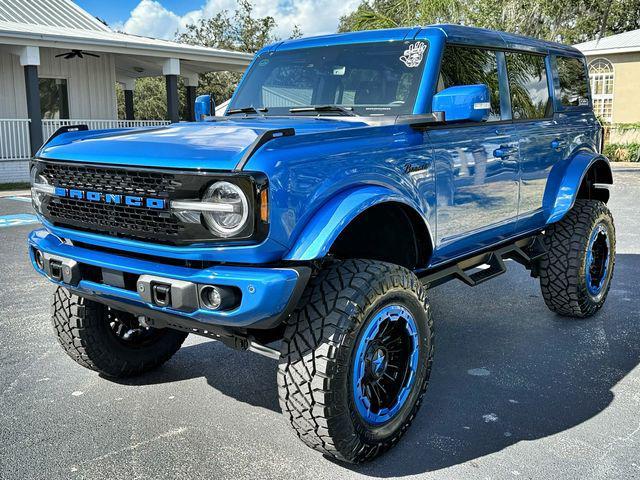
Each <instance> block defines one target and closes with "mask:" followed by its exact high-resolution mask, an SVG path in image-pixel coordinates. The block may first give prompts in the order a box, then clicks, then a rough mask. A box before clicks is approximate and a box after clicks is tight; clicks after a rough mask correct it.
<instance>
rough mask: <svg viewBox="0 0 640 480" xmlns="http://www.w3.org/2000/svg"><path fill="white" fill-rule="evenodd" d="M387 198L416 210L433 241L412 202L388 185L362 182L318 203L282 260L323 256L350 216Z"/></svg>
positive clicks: (299, 259)
mask: <svg viewBox="0 0 640 480" xmlns="http://www.w3.org/2000/svg"><path fill="white" fill-rule="evenodd" d="M388 202H393V203H400V204H403V205H405V206H407V207H409V208H411V209H412V210H414V211H416V212H417V213H418V214H419V215H420V218H422V220H423V221H424V222H425V227H426V228H427V231H428V232H429V237H430V239H431V240H430V241H431V242H433V236H432V230H431V227H430V226H429V223H428V222H427V221H426V219H425V218H424V215H422V214H421V213H420V212H419V210H418V209H417V208H416V207H415V205H413V204H411V203H410V202H409V201H407V199H406V198H405V197H404V196H402V195H401V194H399V193H397V192H394V191H393V190H390V189H389V188H386V187H382V186H377V185H365V186H360V187H356V188H351V189H349V190H344V191H342V192H340V193H339V194H337V195H335V196H334V197H332V198H331V199H330V200H329V201H327V202H326V203H325V204H324V205H322V207H320V209H319V210H318V211H316V212H315V214H314V215H313V216H312V217H311V219H310V220H309V221H308V222H307V224H306V225H305V226H304V228H303V230H302V232H301V233H300V234H299V235H298V237H297V238H296V240H295V242H294V244H293V246H292V247H291V249H290V250H289V252H288V253H287V254H286V255H285V257H284V260H288V261H308V260H315V259H318V258H322V257H324V256H325V255H326V254H327V253H328V252H329V249H330V248H331V246H332V245H333V243H334V242H335V240H336V239H337V238H338V236H339V235H340V233H342V231H343V230H344V229H345V228H346V227H347V225H349V224H350V223H351V221H352V220H353V219H355V218H356V217H357V216H358V215H360V214H361V213H362V212H364V211H365V210H367V209H368V208H370V207H373V206H374V205H378V204H381V203H388ZM432 246H433V245H432Z"/></svg>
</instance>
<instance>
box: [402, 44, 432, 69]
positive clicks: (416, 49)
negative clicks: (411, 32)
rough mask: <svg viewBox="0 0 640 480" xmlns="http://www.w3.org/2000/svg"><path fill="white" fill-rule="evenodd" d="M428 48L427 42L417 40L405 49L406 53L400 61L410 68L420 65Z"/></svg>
mask: <svg viewBox="0 0 640 480" xmlns="http://www.w3.org/2000/svg"><path fill="white" fill-rule="evenodd" d="M426 49H427V44H426V43H424V42H416V43H412V44H411V45H409V48H407V49H406V50H405V51H404V55H402V56H401V57H400V61H401V62H402V63H404V64H405V65H406V66H407V67H409V68H415V67H418V66H419V65H420V64H421V63H422V58H423V57H424V52H425V50H426Z"/></svg>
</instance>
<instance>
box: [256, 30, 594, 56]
mask: <svg viewBox="0 0 640 480" xmlns="http://www.w3.org/2000/svg"><path fill="white" fill-rule="evenodd" d="M433 35H439V36H442V37H444V38H446V40H447V42H450V43H463V44H467V45H477V46H483V47H489V48H501V49H511V50H526V51H532V52H538V53H556V54H560V55H569V56H577V57H581V56H582V53H581V52H580V51H579V50H578V49H576V48H574V47H572V46H570V45H564V44H561V43H557V42H549V41H546V40H540V39H537V38H533V37H526V36H524V35H518V34H515V33H507V32H500V31H497V30H488V29H485V28H477V27H468V26H464V25H452V24H439V25H427V26H425V27H419V26H418V27H401V28H389V29H382V30H365V31H360V32H348V33H337V34H332V35H321V36H316V37H305V38H298V39H293V40H285V41H282V42H278V43H274V44H272V45H268V46H267V47H265V48H264V49H262V50H261V51H260V52H259V53H263V52H265V51H276V50H294V49H299V48H312V47H320V46H328V45H340V44H350V43H374V42H386V41H394V40H395V41H402V40H413V39H415V38H420V37H423V36H433Z"/></svg>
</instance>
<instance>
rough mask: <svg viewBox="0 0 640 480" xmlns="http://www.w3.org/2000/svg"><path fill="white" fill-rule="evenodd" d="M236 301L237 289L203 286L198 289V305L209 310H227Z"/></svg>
mask: <svg viewBox="0 0 640 480" xmlns="http://www.w3.org/2000/svg"><path fill="white" fill-rule="evenodd" d="M238 299H239V295H238V294H237V289H235V288H233V287H221V286H217V285H205V286H203V287H202V288H201V289H200V303H201V304H202V306H204V307H205V308H207V309H209V310H228V309H230V308H232V307H234V306H235V305H236V304H237V303H238Z"/></svg>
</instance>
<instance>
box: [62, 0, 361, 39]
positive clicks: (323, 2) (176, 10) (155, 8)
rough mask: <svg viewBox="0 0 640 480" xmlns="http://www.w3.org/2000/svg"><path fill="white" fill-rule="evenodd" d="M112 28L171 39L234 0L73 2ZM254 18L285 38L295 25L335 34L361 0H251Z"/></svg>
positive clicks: (230, 5)
mask: <svg viewBox="0 0 640 480" xmlns="http://www.w3.org/2000/svg"><path fill="white" fill-rule="evenodd" d="M74 1H75V3H77V4H78V5H79V6H80V7H82V8H83V9H85V10H86V11H88V12H89V13H91V14H92V15H94V16H96V17H100V18H101V19H103V20H105V21H106V22H107V23H108V24H109V26H110V27H111V28H113V29H117V30H122V31H125V32H127V33H132V34H135V35H144V36H148V37H155V38H164V39H173V38H174V36H175V33H176V32H182V31H184V29H185V27H186V25H188V24H190V23H194V22H196V21H198V20H199V19H201V18H209V17H212V16H213V15H215V14H216V13H218V12H220V11H221V10H230V11H232V10H235V9H236V6H237V2H236V0H106V1H105V0H74ZM252 3H253V4H254V6H255V9H254V12H255V14H256V16H258V17H263V16H266V15H271V16H272V17H273V18H275V19H276V22H277V25H278V26H277V29H276V35H277V36H279V37H281V38H286V37H288V36H289V35H290V34H291V31H292V30H293V26H294V25H298V26H299V27H300V29H301V30H302V33H303V35H304V36H310V35H320V34H325V33H334V32H335V31H336V28H337V27H338V21H339V19H340V17H341V16H342V15H345V14H347V13H350V12H351V11H353V10H354V9H355V8H356V6H357V5H358V4H359V3H360V0H252Z"/></svg>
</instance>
